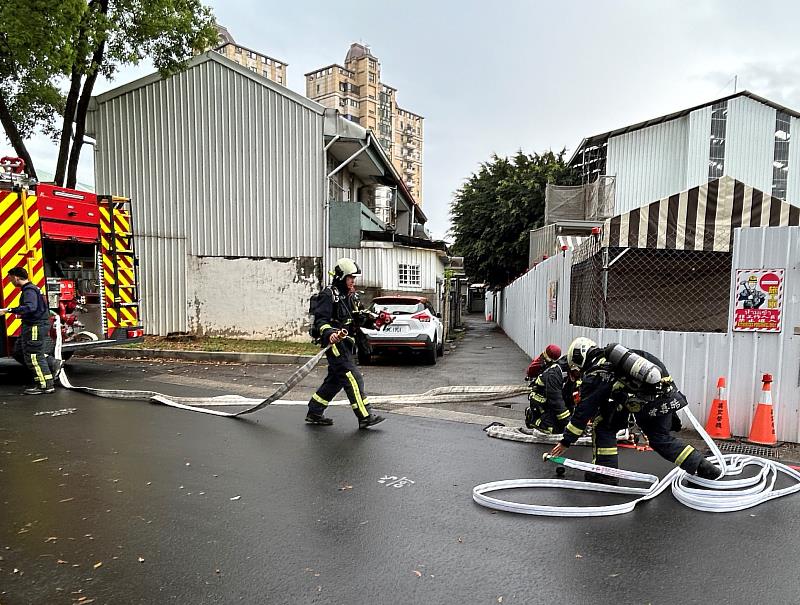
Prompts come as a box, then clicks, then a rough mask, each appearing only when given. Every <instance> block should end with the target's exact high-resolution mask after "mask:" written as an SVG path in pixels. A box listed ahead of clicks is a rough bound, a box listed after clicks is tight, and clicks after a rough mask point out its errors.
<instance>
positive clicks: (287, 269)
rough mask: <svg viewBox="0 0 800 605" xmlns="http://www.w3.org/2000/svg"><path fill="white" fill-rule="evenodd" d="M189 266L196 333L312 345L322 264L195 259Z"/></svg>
mask: <svg viewBox="0 0 800 605" xmlns="http://www.w3.org/2000/svg"><path fill="white" fill-rule="evenodd" d="M187 264H188V275H187V296H188V300H189V309H188V327H189V331H190V332H192V333H194V334H198V335H205V336H225V337H237V338H252V339H260V338H263V339H270V340H278V339H285V340H292V341H296V342H305V341H308V340H309V337H308V334H307V328H308V316H307V314H308V301H309V299H310V298H311V295H312V294H314V293H315V292H317V291H319V289H320V276H321V265H320V259H318V258H300V259H288V260H280V261H279V260H274V259H266V258H265V259H252V258H237V259H230V258H225V257H218V256H213V257H209V256H204V257H200V256H189V257H188V259H187Z"/></svg>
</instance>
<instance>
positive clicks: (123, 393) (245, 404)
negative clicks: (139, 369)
mask: <svg viewBox="0 0 800 605" xmlns="http://www.w3.org/2000/svg"><path fill="white" fill-rule="evenodd" d="M55 328H56V347H55V357H56V358H57V359H61V346H62V338H61V322H60V320H59V318H58V317H57V316H56V320H55ZM344 332H345V335H346V331H344ZM330 347H331V345H328V346H327V347H325V348H323V349H322V350H321V351H320V352H319V353H317V354H316V355H314V357H312V358H311V359H309V360H308V361H307V362H306V363H305V364H303V366H301V367H300V368H299V369H298V370H296V371H295V372H294V373H293V374H292V375H291V376H290V377H289V378H288V379H287V380H286V382H284V383H283V384H282V385H281V386H280V387H278V388H277V389H276V390H275V392H273V393H272V394H271V395H269V396H268V397H266V398H261V399H256V398H248V397H241V396H239V395H221V396H218V397H174V396H172V395H164V394H163V393H158V392H156V391H142V390H130V389H98V388H94V387H84V386H76V385H73V384H72V383H71V382H70V380H69V378H68V377H67V374H66V372H64V371H63V370H62V371H61V373H60V374H59V380H60V382H61V385H62V386H63V387H65V388H67V389H72V390H75V391H82V392H84V393H88V394H90V395H95V396H97V397H105V398H108V399H131V400H141V401H155V402H158V403H161V404H164V405H167V406H170V407H174V408H178V409H182V410H188V411H191V412H200V413H203V414H211V415H213V416H224V417H228V418H234V417H237V416H243V415H245V414H252V413H253V412H257V411H259V410H261V409H263V408H265V407H266V406H268V405H302V406H305V405H308V402H307V401H286V400H282V399H281V397H283V396H284V395H285V394H286V393H288V392H289V391H291V390H292V389H293V388H294V387H295V386H297V384H298V383H300V381H302V380H303V379H304V378H305V377H306V376H308V374H309V373H310V372H311V371H312V370H313V369H314V368H315V367H316V365H317V364H318V363H319V362H320V361H321V360H322V358H323V357H324V356H325V353H326V351H327V350H328V349H329V348H330ZM527 392H528V387H526V386H524V385H520V386H516V385H512V386H502V385H498V386H450V387H439V388H435V389H431V390H429V391H426V392H424V393H419V394H404V395H385V396H372V397H370V402H371V403H375V404H386V403H400V404H407V405H423V404H430V403H448V402H465V401H493V400H503V399H508V398H509V397H515V396H517V395H521V394H523V393H527ZM330 405H342V406H344V405H348V406H349V405H350V404H349V402H345V401H343V402H331V404H330ZM206 406H210V407H206ZM223 406H232V407H238V408H243V409H240V410H239V411H237V412H224V411H221V410H218V409H210V408H215V407H223Z"/></svg>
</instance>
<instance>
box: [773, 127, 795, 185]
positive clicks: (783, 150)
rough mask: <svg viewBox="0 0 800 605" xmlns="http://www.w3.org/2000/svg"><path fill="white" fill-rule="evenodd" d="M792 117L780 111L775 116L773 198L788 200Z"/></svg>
mask: <svg viewBox="0 0 800 605" xmlns="http://www.w3.org/2000/svg"><path fill="white" fill-rule="evenodd" d="M790 126H791V116H789V114H787V113H785V112H783V111H778V112H777V113H776V115H775V156H774V158H773V162H772V196H773V197H777V198H778V199H781V200H785V199H786V184H787V182H788V177H789V139H790V138H791V132H790V130H789V129H790Z"/></svg>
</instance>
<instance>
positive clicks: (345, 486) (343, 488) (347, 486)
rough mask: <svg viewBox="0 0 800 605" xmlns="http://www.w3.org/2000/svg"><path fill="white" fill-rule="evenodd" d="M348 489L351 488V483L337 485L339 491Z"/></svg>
mask: <svg viewBox="0 0 800 605" xmlns="http://www.w3.org/2000/svg"><path fill="white" fill-rule="evenodd" d="M348 489H353V486H352V485H342V486H341V487H339V491H340V492H343V491H345V490H348Z"/></svg>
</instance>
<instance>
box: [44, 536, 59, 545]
mask: <svg viewBox="0 0 800 605" xmlns="http://www.w3.org/2000/svg"><path fill="white" fill-rule="evenodd" d="M56 540H58V538H56V537H55V536H50V537H49V538H47V539H46V540H45V541H44V543H45V544H47V543H48V542H55V541H56Z"/></svg>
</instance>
